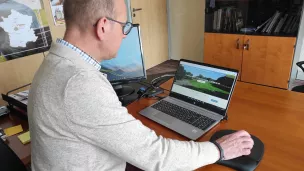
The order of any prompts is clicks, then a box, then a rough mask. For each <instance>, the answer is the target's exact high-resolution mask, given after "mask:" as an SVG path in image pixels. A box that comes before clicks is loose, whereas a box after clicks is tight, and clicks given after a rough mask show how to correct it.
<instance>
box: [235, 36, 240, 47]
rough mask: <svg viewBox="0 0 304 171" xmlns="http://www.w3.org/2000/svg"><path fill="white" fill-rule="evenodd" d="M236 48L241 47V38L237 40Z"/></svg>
mask: <svg viewBox="0 0 304 171" xmlns="http://www.w3.org/2000/svg"><path fill="white" fill-rule="evenodd" d="M236 49H240V39H239V38H238V39H237V40H236Z"/></svg>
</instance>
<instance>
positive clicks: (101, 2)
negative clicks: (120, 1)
mask: <svg viewBox="0 0 304 171" xmlns="http://www.w3.org/2000/svg"><path fill="white" fill-rule="evenodd" d="M63 10H64V18H65V22H66V26H67V28H69V27H70V26H77V27H79V28H80V29H81V30H83V31H84V30H86V29H87V28H88V27H90V26H93V25H94V24H95V23H96V22H97V21H98V20H99V19H100V18H101V17H115V16H114V15H115V11H114V0H64V3H63Z"/></svg>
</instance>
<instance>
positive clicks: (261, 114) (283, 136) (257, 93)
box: [128, 80, 304, 171]
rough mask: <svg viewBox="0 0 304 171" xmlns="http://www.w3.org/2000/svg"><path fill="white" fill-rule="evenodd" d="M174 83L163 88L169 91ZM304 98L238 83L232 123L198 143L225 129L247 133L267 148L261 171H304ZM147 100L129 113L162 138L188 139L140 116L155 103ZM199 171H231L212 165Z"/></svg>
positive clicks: (224, 125) (231, 110) (231, 115)
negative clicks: (303, 170)
mask: <svg viewBox="0 0 304 171" xmlns="http://www.w3.org/2000/svg"><path fill="white" fill-rule="evenodd" d="M171 84H172V80H171V81H169V82H167V83H165V84H164V85H163V87H164V88H169V87H170V86H171ZM303 101H304V94H301V93H294V92H290V91H286V90H280V89H274V88H269V87H263V86H257V85H252V84H246V83H241V82H238V83H237V85H236V89H235V92H234V95H233V97H232V101H231V104H230V107H229V110H228V115H229V120H228V121H227V122H223V123H221V124H219V125H218V126H216V127H215V128H214V129H212V130H211V131H210V132H209V133H207V134H206V135H205V136H203V137H201V138H200V139H198V141H206V140H209V139H210V137H211V135H212V134H213V133H214V132H216V131H218V130H221V129H234V130H242V129H244V130H247V131H248V132H249V133H251V134H253V135H255V136H257V137H259V138H260V139H261V140H262V141H263V142H264V144H265V155H264V159H263V160H262V162H261V164H260V166H259V167H258V169H257V170H266V171H268V170H282V171H286V170H302V169H303V162H304V155H303V152H304V145H303V144H304V105H303ZM155 102H156V101H154V100H147V99H143V100H141V101H139V102H135V103H132V104H131V105H129V106H128V110H129V112H130V113H131V114H132V115H133V116H134V117H135V118H137V119H139V120H141V121H142V122H143V124H144V125H146V126H147V127H149V128H151V129H153V130H155V132H156V133H157V134H158V135H162V136H164V137H166V138H173V139H178V140H188V139H187V138H185V137H183V136H181V135H179V134H177V133H175V132H173V131H171V130H169V129H167V128H165V127H163V126H161V125H159V124H157V123H155V122H153V121H151V120H149V119H147V118H145V117H143V116H141V115H139V114H138V112H139V111H140V110H142V109H144V108H146V107H148V106H149V105H151V104H153V103H155ZM199 170H203V171H208V170H221V171H225V170H227V171H228V170H231V169H228V168H226V167H223V166H219V165H210V166H207V167H204V168H201V169H199Z"/></svg>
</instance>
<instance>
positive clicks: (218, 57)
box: [204, 33, 244, 71]
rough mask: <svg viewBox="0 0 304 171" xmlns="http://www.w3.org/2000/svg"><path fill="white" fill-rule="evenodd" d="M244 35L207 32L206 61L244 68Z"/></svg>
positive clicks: (238, 68) (234, 67)
mask: <svg viewBox="0 0 304 171" xmlns="http://www.w3.org/2000/svg"><path fill="white" fill-rule="evenodd" d="M243 38H244V36H243V35H238V34H218V33H205V47H204V62H205V63H208V64H212V65H218V66H222V67H227V68H232V69H237V70H239V71H241V69H242V58H243V57H242V55H243V54H242V53H243Z"/></svg>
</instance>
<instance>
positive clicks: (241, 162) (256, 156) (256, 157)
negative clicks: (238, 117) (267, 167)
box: [210, 130, 264, 171]
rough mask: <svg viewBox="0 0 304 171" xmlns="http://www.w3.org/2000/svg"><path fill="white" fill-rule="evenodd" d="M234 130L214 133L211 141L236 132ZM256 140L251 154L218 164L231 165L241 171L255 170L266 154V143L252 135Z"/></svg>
mask: <svg viewBox="0 0 304 171" xmlns="http://www.w3.org/2000/svg"><path fill="white" fill-rule="evenodd" d="M235 132H236V131H234V130H221V131H218V132H216V133H214V134H213V135H212V137H211V139H210V141H211V142H214V141H216V140H218V139H219V138H221V137H223V136H225V135H229V134H232V133H235ZM251 138H252V139H253V141H254V146H253V148H252V150H251V154H250V155H248V156H242V157H238V158H235V159H232V160H223V161H218V162H217V164H219V165H223V166H226V167H230V168H232V169H236V170H239V171H253V170H255V169H256V168H257V167H258V165H259V164H260V162H261V160H262V158H263V156H264V144H263V142H262V141H261V140H260V139H258V138H257V137H256V136H253V135H251Z"/></svg>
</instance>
